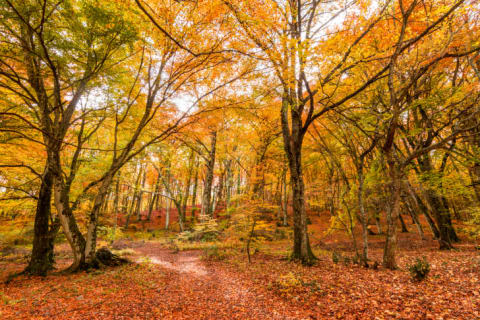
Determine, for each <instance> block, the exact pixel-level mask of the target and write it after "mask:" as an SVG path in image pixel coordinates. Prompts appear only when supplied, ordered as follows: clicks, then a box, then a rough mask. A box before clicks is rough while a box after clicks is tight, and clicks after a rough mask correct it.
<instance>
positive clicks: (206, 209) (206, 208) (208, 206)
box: [202, 131, 217, 216]
mask: <svg viewBox="0 0 480 320" xmlns="http://www.w3.org/2000/svg"><path fill="white" fill-rule="evenodd" d="M216 146H217V132H216V131H214V132H212V135H211V142H210V154H209V155H208V161H207V163H206V173H205V185H204V188H203V197H202V213H203V214H205V215H210V216H212V215H213V213H212V203H211V199H212V185H213V170H214V168H215V150H216Z"/></svg>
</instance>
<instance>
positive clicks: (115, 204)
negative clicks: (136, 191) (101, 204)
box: [113, 178, 120, 236]
mask: <svg viewBox="0 0 480 320" xmlns="http://www.w3.org/2000/svg"><path fill="white" fill-rule="evenodd" d="M119 199H120V178H118V179H117V182H116V183H115V200H113V211H114V212H115V223H114V225H113V235H114V236H115V234H116V232H117V226H118V209H119V208H118V202H119Z"/></svg>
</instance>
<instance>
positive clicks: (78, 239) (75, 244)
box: [53, 167, 86, 271]
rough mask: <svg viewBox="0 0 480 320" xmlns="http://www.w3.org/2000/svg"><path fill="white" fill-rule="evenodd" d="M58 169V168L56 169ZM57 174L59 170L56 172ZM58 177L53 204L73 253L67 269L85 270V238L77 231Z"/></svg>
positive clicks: (64, 191)
mask: <svg viewBox="0 0 480 320" xmlns="http://www.w3.org/2000/svg"><path fill="white" fill-rule="evenodd" d="M57 168H59V167H57ZM57 172H58V173H60V172H61V170H57ZM61 179H62V178H61V174H60V175H54V180H53V181H54V188H53V190H54V192H53V194H54V203H55V207H56V209H57V214H58V217H59V219H60V223H61V224H62V229H63V233H64V234H65V237H66V238H67V241H68V242H69V244H70V247H71V248H72V252H73V263H72V265H71V266H70V267H69V270H71V271H77V270H79V269H83V268H85V245H86V243H85V238H84V237H83V235H82V233H81V232H80V230H79V229H78V225H77V222H76V219H75V216H74V215H73V212H72V210H71V208H70V201H69V197H68V190H67V189H66V187H65V185H64V184H63V181H62V180H61Z"/></svg>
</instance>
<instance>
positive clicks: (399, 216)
mask: <svg viewBox="0 0 480 320" xmlns="http://www.w3.org/2000/svg"><path fill="white" fill-rule="evenodd" d="M398 219H399V220H400V224H401V226H402V233H408V228H407V225H406V224H405V220H403V217H402V215H401V214H399V215H398Z"/></svg>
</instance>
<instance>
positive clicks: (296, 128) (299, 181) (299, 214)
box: [281, 92, 316, 265]
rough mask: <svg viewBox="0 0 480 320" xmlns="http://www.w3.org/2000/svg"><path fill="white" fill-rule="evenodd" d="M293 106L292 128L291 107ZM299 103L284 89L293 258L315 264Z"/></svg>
mask: <svg viewBox="0 0 480 320" xmlns="http://www.w3.org/2000/svg"><path fill="white" fill-rule="evenodd" d="M289 106H290V110H291V113H290V114H291V129H290V125H289V121H288V114H287V110H288V109H289ZM296 108H297V105H296V103H295V101H294V97H293V96H292V94H287V93H286V92H285V93H284V97H283V101H282V109H281V119H282V133H283V141H284V148H285V153H286V154H287V159H288V167H289V170H290V184H291V187H292V208H293V252H292V259H294V260H299V261H301V262H302V264H305V265H312V264H313V263H314V262H315V260H316V257H315V256H314V254H313V252H312V249H311V247H310V239H309V237H308V230H307V212H306V210H305V184H304V182H303V173H302V143H303V137H304V132H303V130H302V119H301V115H300V114H299V113H298V112H297V110H296Z"/></svg>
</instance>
